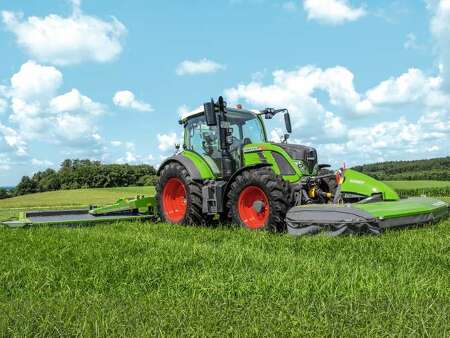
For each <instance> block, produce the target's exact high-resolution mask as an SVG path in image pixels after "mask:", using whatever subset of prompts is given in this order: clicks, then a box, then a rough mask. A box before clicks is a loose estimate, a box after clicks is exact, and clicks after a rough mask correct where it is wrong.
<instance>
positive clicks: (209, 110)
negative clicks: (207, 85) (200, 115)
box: [203, 99, 217, 126]
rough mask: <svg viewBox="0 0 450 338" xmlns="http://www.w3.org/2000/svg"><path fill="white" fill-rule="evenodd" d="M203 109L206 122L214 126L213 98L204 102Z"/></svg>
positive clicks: (215, 121) (215, 120)
mask: <svg viewBox="0 0 450 338" xmlns="http://www.w3.org/2000/svg"><path fill="white" fill-rule="evenodd" d="M203 109H204V110H205V116H206V124H207V125H208V126H216V125H217V116H216V110H215V105H214V100H213V99H211V102H206V103H204V104H203Z"/></svg>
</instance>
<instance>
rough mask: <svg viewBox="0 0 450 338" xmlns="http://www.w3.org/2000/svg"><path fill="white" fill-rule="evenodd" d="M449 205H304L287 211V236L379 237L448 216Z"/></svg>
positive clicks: (422, 201)
mask: <svg viewBox="0 0 450 338" xmlns="http://www.w3.org/2000/svg"><path fill="white" fill-rule="evenodd" d="M449 207H450V206H449V204H448V203H446V202H443V201H441V200H438V199H434V198H429V197H414V198H407V199H401V200H397V201H382V202H372V203H353V204H345V205H336V204H325V205H305V206H297V207H294V208H292V209H290V210H289V211H288V213H287V215H286V223H287V229H288V233H289V234H291V235H294V236H302V235H312V234H317V233H319V232H324V233H326V234H328V235H331V236H338V235H344V234H374V235H378V234H380V233H381V232H382V231H383V230H384V229H387V228H400V227H408V226H414V225H423V224H428V223H434V222H437V221H439V220H441V219H443V218H445V217H447V216H448V214H449Z"/></svg>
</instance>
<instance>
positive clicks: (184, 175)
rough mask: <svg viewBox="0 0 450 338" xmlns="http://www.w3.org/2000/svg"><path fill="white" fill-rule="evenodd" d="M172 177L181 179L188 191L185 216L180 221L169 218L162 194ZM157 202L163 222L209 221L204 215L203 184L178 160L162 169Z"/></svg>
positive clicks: (199, 222)
mask: <svg viewBox="0 0 450 338" xmlns="http://www.w3.org/2000/svg"><path fill="white" fill-rule="evenodd" d="M171 178H178V179H179V180H181V181H182V182H183V185H184V188H185V191H186V203H187V210H186V212H185V214H184V217H183V218H182V219H181V220H180V221H178V222H173V221H171V220H169V219H168V218H167V216H166V214H165V213H164V205H163V204H164V203H163V198H162V194H163V190H164V187H165V185H166V184H167V182H168V181H169V180H170V179H171ZM156 204H157V210H158V214H159V216H160V218H161V220H162V221H163V222H167V223H172V224H183V225H205V223H206V222H207V217H203V215H202V186H201V184H199V183H197V182H195V181H194V180H193V179H192V178H191V176H190V175H189V172H188V171H187V170H186V168H185V167H183V166H182V165H181V164H179V163H177V162H171V163H169V164H167V165H166V166H165V167H164V168H163V169H162V171H161V174H160V177H159V180H158V183H157V184H156Z"/></svg>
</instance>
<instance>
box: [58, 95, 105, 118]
mask: <svg viewBox="0 0 450 338" xmlns="http://www.w3.org/2000/svg"><path fill="white" fill-rule="evenodd" d="M50 109H52V110H53V111H55V112H58V113H62V112H73V111H84V112H86V113H88V114H92V115H101V114H102V113H104V107H103V105H101V104H100V103H97V102H94V101H92V99H91V98H89V97H87V96H84V95H81V93H80V92H79V91H78V90H77V89H72V90H71V91H70V92H68V93H66V94H63V95H60V96H57V97H54V98H53V99H52V100H51V101H50Z"/></svg>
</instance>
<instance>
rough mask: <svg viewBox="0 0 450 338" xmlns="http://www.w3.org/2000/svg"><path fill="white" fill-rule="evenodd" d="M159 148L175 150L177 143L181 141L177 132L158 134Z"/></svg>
mask: <svg viewBox="0 0 450 338" xmlns="http://www.w3.org/2000/svg"><path fill="white" fill-rule="evenodd" d="M156 137H157V139H158V149H159V150H161V151H164V152H165V151H168V150H172V149H173V150H175V145H176V144H179V143H180V138H179V137H178V136H177V134H176V133H168V134H157V135H156Z"/></svg>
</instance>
